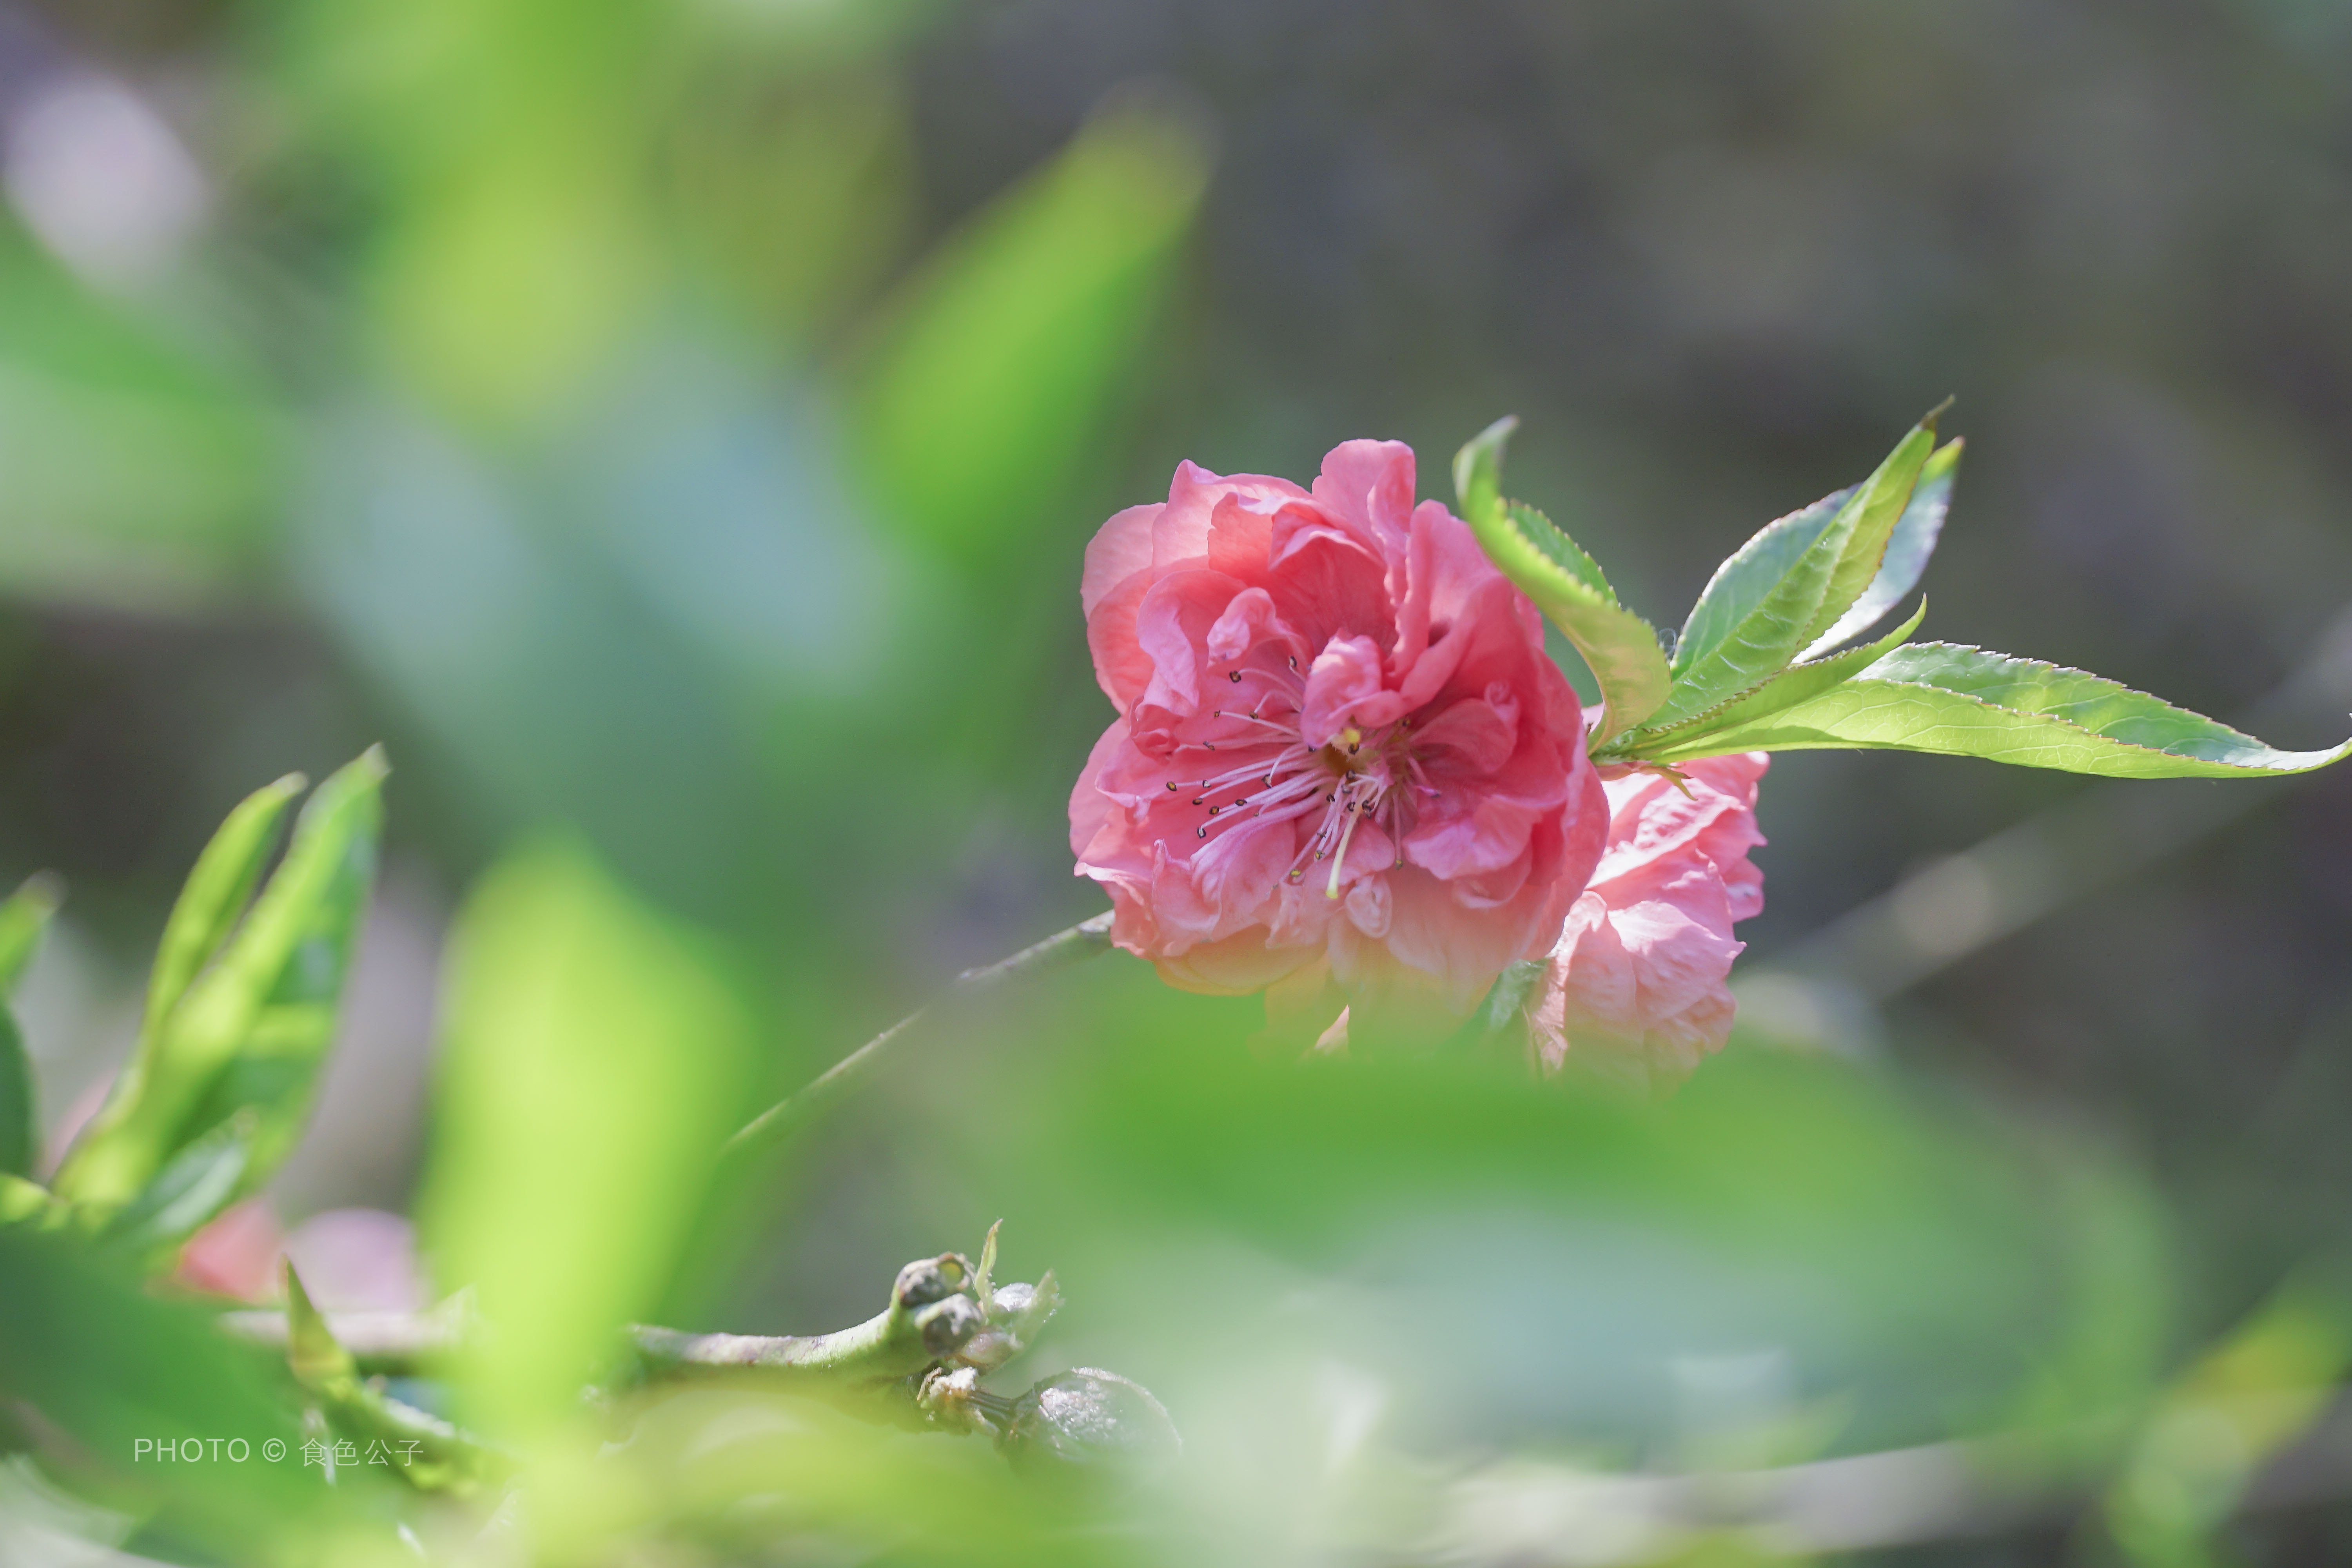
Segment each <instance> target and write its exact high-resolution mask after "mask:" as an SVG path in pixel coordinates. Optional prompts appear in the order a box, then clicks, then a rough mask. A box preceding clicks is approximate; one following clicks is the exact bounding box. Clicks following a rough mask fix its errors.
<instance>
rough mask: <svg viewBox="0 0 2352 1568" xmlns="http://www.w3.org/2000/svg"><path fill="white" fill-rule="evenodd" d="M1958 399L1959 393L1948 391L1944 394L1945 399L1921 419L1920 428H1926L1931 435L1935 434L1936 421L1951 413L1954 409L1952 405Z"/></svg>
mask: <svg viewBox="0 0 2352 1568" xmlns="http://www.w3.org/2000/svg"><path fill="white" fill-rule="evenodd" d="M1958 401H1959V394H1958V393H1956V392H1951V393H1946V394H1945V395H1944V401H1943V402H1941V403H1938V404H1937V405H1936V406H1935V407H1933V408H1930V409H1929V410H1927V414H1926V416H1924V417H1922V418H1921V419H1920V421H1919V428H1920V429H1922V430H1925V431H1926V432H1927V434H1928V435H1930V436H1932V435H1934V434H1935V433H1936V421H1937V420H1938V419H1941V418H1942V417H1943V416H1945V415H1947V414H1948V413H1950V412H1951V410H1952V405H1953V404H1955V403H1958Z"/></svg>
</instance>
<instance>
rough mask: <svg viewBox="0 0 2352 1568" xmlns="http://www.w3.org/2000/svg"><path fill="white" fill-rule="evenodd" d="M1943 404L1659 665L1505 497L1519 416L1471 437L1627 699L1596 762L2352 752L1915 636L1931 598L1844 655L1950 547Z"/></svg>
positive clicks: (1482, 534) (1577, 629) (1767, 549)
mask: <svg viewBox="0 0 2352 1568" xmlns="http://www.w3.org/2000/svg"><path fill="white" fill-rule="evenodd" d="M1941 412H1942V410H1941V409H1938V410H1937V411H1936V413H1935V414H1930V415H1929V416H1927V418H1926V419H1924V420H1922V421H1920V423H1919V424H1918V426H1916V427H1915V428H1914V429H1913V430H1912V431H1911V432H1910V434H1908V435H1907V436H1906V437H1904V438H1903V440H1902V441H1901V442H1900V443H1898V444H1897V445H1896V447H1895V450H1894V451H1893V452H1892V453H1890V454H1888V456H1887V458H1886V460H1885V462H1883V463H1881V464H1880V465H1879V466H1878V468H1877V470H1876V471H1875V472H1874V473H1873V474H1872V475H1871V476H1870V478H1869V479H1864V481H1863V482H1862V483H1861V484H1859V485H1856V486H1854V487H1853V489H1844V490H1839V491H1837V492H1836V493H1834V494H1832V495H1830V496H1826V497H1824V498H1823V499H1822V500H1818V501H1815V502H1814V503H1813V504H1812V505H1811V506H1809V507H1806V508H1805V509H1803V510H1801V511H1794V512H1790V514H1789V515H1788V516H1786V517H1783V518H1780V519H1778V520H1776V521H1772V522H1769V523H1768V524H1766V525H1765V526H1764V527H1763V528H1762V529H1760V530H1759V531H1758V532H1757V533H1756V535H1755V537H1753V538H1752V539H1750V540H1748V542H1747V543H1746V544H1743V545H1741V546H1740V547H1739V549H1738V551H1737V552H1734V553H1733V554H1732V555H1731V557H1730V558H1729V559H1728V560H1727V561H1725V562H1724V563H1723V564H1722V565H1721V566H1719V567H1717V569H1716V573H1715V575H1714V576H1713V577H1712V578H1711V579H1710V580H1709V581H1708V583H1707V585H1706V590H1705V591H1704V592H1703V593H1701V594H1700V595H1699V598H1698V602H1697V603H1696V605H1693V606H1692V607H1691V613H1690V616H1689V617H1688V618H1687V619H1686V620H1685V622H1684V624H1683V631H1682V636H1681V637H1680V638H1679V639H1678V640H1677V642H1676V644H1675V655H1674V658H1673V660H1672V662H1671V664H1670V665H1668V664H1665V663H1664V661H1659V666H1658V668H1652V667H1651V665H1650V663H1649V661H1648V660H1646V659H1644V658H1641V657H1640V654H1639V650H1638V649H1637V648H1636V647H1634V643H1635V641H1636V639H1635V638H1634V637H1633V633H1632V629H1631V626H1629V625H1628V623H1629V622H1630V623H1631V624H1632V626H1638V625H1640V623H1639V622H1638V621H1633V618H1632V617H1630V616H1626V615H1625V613H1624V612H1623V611H1622V609H1620V608H1619V607H1618V605H1617V604H1616V598H1615V595H1614V594H1613V593H1612V592H1611V590H1610V588H1609V584H1608V578H1607V576H1606V575H1605V574H1603V573H1602V572H1601V567H1600V564H1599V563H1597V562H1595V561H1593V560H1592V559H1591V556H1589V555H1587V554H1586V553H1585V552H1584V551H1583V550H1582V549H1581V548H1580V547H1579V546H1577V545H1576V544H1575V542H1573V541H1571V540H1570V539H1568V538H1567V536H1566V535H1564V534H1561V533H1560V532H1559V531H1558V530H1557V529H1554V528H1552V527H1551V526H1550V524H1549V522H1547V521H1545V520H1544V519H1543V517H1542V514H1540V513H1538V512H1536V511H1534V510H1532V509H1530V508H1526V507H1522V506H1519V505H1517V503H1515V502H1514V503H1506V502H1504V501H1503V500H1502V499H1501V490H1500V469H1501V460H1502V446H1503V441H1504V439H1505V437H1507V436H1508V435H1509V434H1510V432H1511V429H1512V428H1513V426H1515V425H1516V423H1517V422H1516V421H1515V420H1510V419H1505V420H1501V421H1498V422H1497V423H1496V424H1495V425H1494V426H1490V427H1489V428H1488V429H1487V430H1486V431H1485V432H1484V433H1483V434H1481V435H1480V436H1479V437H1477V438H1476V439H1475V440H1474V441H1472V442H1471V443H1470V444H1469V445H1467V446H1465V447H1463V449H1462V452H1461V455H1460V456H1459V457H1458V458H1455V459H1454V486H1455V489H1456V490H1457V491H1458V492H1459V494H1460V497H1461V505H1462V510H1463V515H1464V517H1465V520H1466V521H1468V522H1469V523H1470V525H1471V528H1472V530H1473V531H1475V533H1476V534H1477V536H1478V542H1479V543H1480V545H1481V546H1482V547H1484V548H1485V550H1486V554H1487V558H1488V559H1489V560H1491V561H1493V562H1494V563H1495V565H1496V568H1497V569H1498V570H1500V571H1501V572H1502V573H1503V574H1505V575H1506V576H1507V577H1509V578H1510V579H1511V580H1512V582H1514V583H1516V584H1518V586H1519V587H1520V589H1521V590H1522V591H1524V592H1525V593H1526V594H1527V595H1528V597H1529V598H1531V599H1533V600H1534V601H1535V603H1536V605H1537V606H1538V608H1540V609H1541V610H1542V611H1543V612H1544V613H1545V614H1546V615H1547V616H1549V617H1550V618H1551V619H1552V620H1553V622H1554V623H1555V624H1557V625H1559V626H1560V627H1561V628H1562V629H1563V630H1564V631H1566V632H1568V634H1569V637H1570V640H1571V641H1572V642H1574V643H1575V644H1576V646H1577V649H1578V651H1579V652H1580V653H1581V654H1583V656H1584V658H1585V661H1586V662H1587V663H1588V664H1590V665H1591V666H1592V668H1593V673H1594V674H1595V676H1596V677H1598V678H1599V679H1600V680H1601V691H1602V694H1603V697H1604V699H1606V700H1608V703H1609V712H1608V715H1607V717H1606V718H1605V719H1604V721H1602V723H1601V725H1600V726H1598V727H1597V728H1596V729H1595V730H1594V731H1593V732H1592V736H1591V748H1592V755H1593V758H1594V760H1595V761H1597V762H1601V763H1634V764H1640V763H1658V764H1664V765H1667V766H1671V765H1673V764H1674V763H1685V762H1694V761H1696V760H1697V759H1699V758H1702V757H1712V756H1720V755H1723V754H1725V753H1727V752H1755V751H1763V752H1774V751H1804V750H1811V749H1818V748H1824V747H1837V748H1848V749H1877V750H1893V751H1910V752H1935V753H1937V754H1939V755H1944V756H1963V757H1982V758H1985V759H1988V760H1990V761H1992V762H2001V763H2015V764H2018V765H2020V766H2024V767H2040V768H2057V769H2061V770H2063V771H2064V772H2068V773H2095V774H2102V775H2105V776H2108V777H2115V778H2241V777H2248V776H2257V775H2261V774H2265V773H2305V772H2308V771H2309V770H2311V769H2313V768H2319V767H2326V765H2327V764H2329V763H2334V762H2336V761H2338V760H2339V759H2341V758H2342V757H2344V756H2345V755H2346V754H2347V752H2352V741H2347V742H2345V744H2344V745H2342V746H2338V747H2336V748H2334V749H2332V750H2328V751H2320V752H2281V751H2277V750H2274V749H2273V748H2272V747H2270V746H2267V745H2264V744H2263V742H2260V741H2257V740H2255V739H2254V738H2253V737H2252V736H2250V735H2245V734H2242V733H2240V732H2239V731H2235V730H2232V729H2231V728H2230V727H2229V726H2227V725H2225V724H2220V723H2217V722H2215V721H2212V720H2210V719H2207V718H2204V717H2202V716H2200V715H2199V714H2195V713H2190V712H2188V711H2186V710H2182V709H2179V708H2175V707H2172V706H2171V705H2170V704H2168V703H2166V702H2163V701H2160V700H2158V699H2156V698H2154V697H2150V696H2147V695H2146V694H2144V693H2142V692H2137V691H2134V690H2132V689H2129V688H2127V687H2124V686H2120V685H2117V684H2116V682H2114V681H2111V680H2106V679H2101V678H2100V677H2098V676H2095V675H2088V674H2085V673H2084V672H2083V671H2081V670H2076V669H2065V668H2060V667H2058V666H2055V665H2050V664H2043V663H2041V662H2039V661H2037V660H2033V659H2024V658H2011V657H2010V656H2009V655H2006V654H1997V653H1988V652H1986V651H1984V650H1982V649H1980V648H1974V647H1956V646H1954V645H1951V644H1946V643H1928V644H1923V645H1918V646H1910V645H1906V641H1905V639H1906V638H1907V637H1910V635H1911V634H1912V632H1914V631H1915V630H1916V629H1917V627H1918V626H1919V623H1920V621H1921V619H1922V618H1924V617H1925V616H1926V615H1927V605H1926V602H1925V601H1924V600H1923V601H1922V602H1921V604H1920V606H1919V608H1918V609H1917V610H1916V611H1915V612H1914V613H1913V614H1912V616H1911V618H1910V619H1909V620H1907V621H1906V622H1904V623H1903V625H1902V626H1899V627H1897V628H1896V629H1895V631H1894V632H1892V633H1890V634H1889V635H1887V636H1885V637H1881V638H1879V639H1878V640H1877V641H1875V642H1874V643H1871V644H1869V645H1868V646H1866V647H1859V648H1849V649H1847V650H1845V651H1844V652H1842V653H1832V652H1831V651H1830V650H1831V649H1833V648H1836V647H1838V645H1839V644H1841V643H1843V642H1844V641H1845V640H1846V639H1848V638H1850V637H1854V636H1856V635H1858V634H1860V633H1862V632H1864V631H1866V630H1868V629H1869V628H1870V627H1871V626H1874V625H1875V624H1876V623H1877V622H1878V621H1879V620H1880V619H1881V618H1883V617H1884V616H1885V614H1886V613H1887V611H1889V610H1890V609H1892V608H1893V607H1894V606H1895V605H1896V604H1897V603H1899V602H1900V601H1901V600H1902V599H1903V597H1904V595H1906V594H1908V593H1909V592H1910V591H1911V590H1912V588H1913V587H1915V586H1916V584H1918V581H1919V577H1920V574H1922V573H1923V572H1924V571H1925V570H1926V567H1927V559H1928V557H1929V556H1930V555H1931V554H1932V553H1933V552H1934V551H1935V548H1936V541H1937V537H1938V535H1939V534H1940V533H1941V532H1942V530H1943V525H1944V517H1945V514H1946V513H1947V511H1948V510H1949V509H1950V506H1951V496H1952V484H1953V480H1954V479H1955V478H1956V477H1957V475H1958V468H1959V458H1960V451H1961V445H1960V443H1959V442H1958V441H1951V442H1948V443H1946V444H1945V445H1944V446H1942V447H1937V446H1936V444H1935V432H1936V417H1937V414H1940V413H1941ZM1646 629H1647V628H1646V627H1644V628H1643V630H1644V631H1646ZM1649 652H1650V653H1651V654H1652V655H1654V654H1655V652H1656V649H1655V647H1654V646H1653V647H1650V649H1649ZM1662 686H1663V687H1664V689H1663V691H1661V689H1660V688H1661V687H1662ZM1628 715H1632V716H1633V719H1632V721H1631V722H1629V721H1628V718H1627V716H1628Z"/></svg>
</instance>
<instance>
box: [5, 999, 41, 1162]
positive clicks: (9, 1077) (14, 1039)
mask: <svg viewBox="0 0 2352 1568" xmlns="http://www.w3.org/2000/svg"><path fill="white" fill-rule="evenodd" d="M40 1146H41V1123H40V1115H39V1110H38V1108H37V1106H36V1104H35V1103H34V1094H33V1063H32V1059H31V1058H29V1057H27V1056H26V1054H25V1036H24V1031H23V1030H21V1029H19V1028H17V1026H16V1014H15V1013H13V1012H12V1011H10V1010H9V1009H8V1008H6V1007H5V1006H0V1175H12V1176H22V1175H26V1174H29V1173H31V1171H32V1169H33V1160H34V1157H35V1156H36V1155H37V1153H38V1152H40Z"/></svg>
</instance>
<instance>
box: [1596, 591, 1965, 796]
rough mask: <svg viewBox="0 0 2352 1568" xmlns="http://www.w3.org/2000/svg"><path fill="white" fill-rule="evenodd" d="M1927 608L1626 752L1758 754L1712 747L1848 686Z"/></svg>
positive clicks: (1652, 733)
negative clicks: (1714, 741) (1751, 725)
mask: <svg viewBox="0 0 2352 1568" xmlns="http://www.w3.org/2000/svg"><path fill="white" fill-rule="evenodd" d="M1926 618H1927V601H1926V600H1925V599H1922V600H1921V601H1920V603H1919V607H1918V608H1917V609H1916V610H1914V611H1912V612H1911V617H1910V619H1908V620H1906V621H1905V622H1904V623H1903V624H1902V625H1901V626H1897V627H1895V629H1894V630H1893V631H1891V632H1889V633H1887V634H1886V636H1885V637H1880V638H1879V639H1878V640H1876V641H1875V642H1869V643H1864V645H1863V646H1862V647H1854V648H1848V649H1846V650H1845V651H1844V652H1843V653H1834V654H1832V655H1830V656H1829V657H1828V658H1817V659H1813V660H1811V661H1810V662H1808V663H1804V664H1792V665H1790V667H1789V668H1786V669H1784V670H1782V671H1780V674H1778V675H1774V676H1768V677H1767V678H1766V679H1764V680H1763V681H1761V682H1760V683H1759V684H1758V685H1756V686H1754V687H1752V688H1750V689H1748V690H1746V691H1743V692H1741V693H1740V694H1739V695H1738V696H1737V697H1734V698H1732V699H1731V700H1729V701H1727V702H1725V703H1723V704H1721V705H1720V706H1718V707H1715V708H1711V709H1709V710H1706V712H1704V713H1701V714H1699V715H1697V716H1696V718H1692V719H1686V720H1685V721H1682V722H1681V723H1679V724H1672V725H1667V726H1664V727H1662V728H1658V729H1651V728H1648V727H1646V726H1645V727H1644V728H1643V730H1642V731H1640V732H1639V733H1637V734H1634V735H1632V736H1629V737H1627V738H1626V739H1625V741H1624V742H1623V744H1624V749H1625V751H1626V752H1627V753H1628V754H1633V753H1634V752H1638V753H1639V754H1640V755H1641V756H1642V757H1643V758H1645V759H1649V760H1654V761H1664V760H1667V759H1668V758H1670V757H1697V756H1715V755H1717V754H1718V753H1719V752H1722V751H1753V750H1755V748H1754V747H1752V746H1736V745H1733V746H1721V747H1717V746H1714V745H1711V744H1708V742H1709V740H1710V738H1711V737H1714V736H1717V735H1719V734H1722V733H1724V732H1725V731H1734V730H1740V729H1742V728H1744V727H1745V726H1747V725H1748V724H1749V723H1750V722H1752V721H1754V720H1756V719H1758V718H1759V717H1763V716H1769V715H1770V714H1774V713H1778V712H1780V711H1781V710H1783V709H1786V708H1788V707H1790V706H1791V705H1793V704H1795V703H1799V702H1801V701H1803V700H1806V699H1807V698H1809V697H1813V696H1816V695H1818V694H1820V693H1822V692H1824V691H1829V690H1832V689H1835V688H1837V687H1840V686H1843V684H1845V682H1847V681H1848V680H1850V679H1853V677H1854V676H1856V675H1858V674H1860V673H1861V672H1862V671H1863V670H1864V669H1867V668H1870V666H1871V665H1873V664H1874V663H1876V662H1877V661H1878V660H1879V659H1881V658H1885V656H1886V655H1887V654H1889V653H1891V652H1893V651H1894V650H1895V648H1897V647H1901V646H1902V644H1903V641H1904V639H1905V638H1906V637H1909V636H1910V635H1911V634H1912V633H1913V632H1915V631H1916V630H1918V629H1919V623H1920V622H1921V621H1922V620H1925V619H1926ZM1603 754H1604V755H1606V754H1607V753H1605V752H1604V753H1603Z"/></svg>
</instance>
